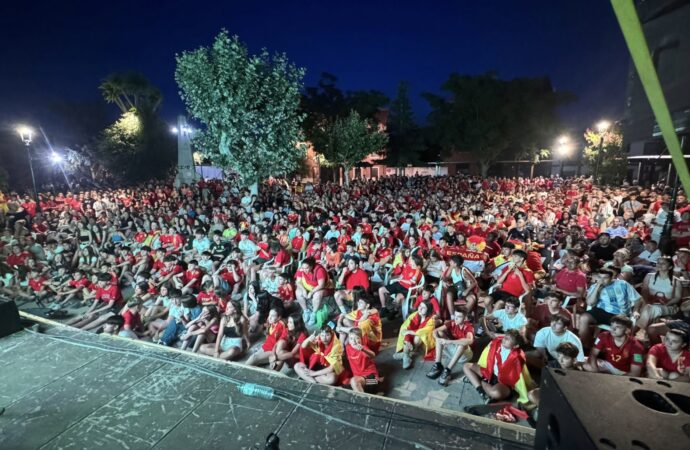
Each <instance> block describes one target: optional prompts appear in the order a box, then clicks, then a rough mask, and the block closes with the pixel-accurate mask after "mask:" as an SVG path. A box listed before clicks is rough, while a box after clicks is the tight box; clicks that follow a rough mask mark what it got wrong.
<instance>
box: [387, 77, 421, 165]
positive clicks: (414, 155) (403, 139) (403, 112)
mask: <svg viewBox="0 0 690 450" xmlns="http://www.w3.org/2000/svg"><path fill="white" fill-rule="evenodd" d="M408 92H409V87H408V84H407V82H405V81H401V82H400V83H399V84H398V91H397V94H396V96H395V98H394V99H393V101H392V102H391V110H390V115H389V120H388V134H389V138H390V143H389V146H388V151H387V155H386V163H387V164H388V165H390V166H396V167H400V166H405V165H407V164H416V163H417V162H418V161H419V158H420V155H421V153H422V152H423V151H424V149H425V145H424V137H423V133H422V130H421V129H420V128H419V127H418V126H417V124H416V123H415V120H414V113H413V111H412V103H411V102H410V98H409V93H408Z"/></svg>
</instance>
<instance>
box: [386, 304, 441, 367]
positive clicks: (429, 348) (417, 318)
mask: <svg viewBox="0 0 690 450" xmlns="http://www.w3.org/2000/svg"><path fill="white" fill-rule="evenodd" d="M434 328H435V316H434V314H433V309H432V306H431V304H430V303H428V302H422V303H420V304H419V307H418V308H417V311H415V312H413V313H412V314H410V316H409V317H408V318H407V320H405V322H404V323H403V324H402V326H401V327H400V332H399V333H398V342H397V345H396V347H395V352H396V353H395V354H394V355H393V358H394V359H401V360H402V368H403V369H405V370H407V369H409V368H411V367H412V363H413V360H414V354H415V350H416V349H418V348H421V349H422V351H423V354H424V355H425V358H433V351H434V345H435V341H434V338H433V336H432V333H433V331H434Z"/></svg>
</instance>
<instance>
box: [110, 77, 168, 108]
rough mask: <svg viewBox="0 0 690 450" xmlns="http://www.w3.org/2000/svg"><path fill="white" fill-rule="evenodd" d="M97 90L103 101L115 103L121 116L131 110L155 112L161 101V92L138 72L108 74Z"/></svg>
mask: <svg viewBox="0 0 690 450" xmlns="http://www.w3.org/2000/svg"><path fill="white" fill-rule="evenodd" d="M99 89H100V90H101V92H102V94H103V98H105V101H107V102H108V103H115V105H117V107H118V108H120V111H121V112H122V114H125V113H127V112H129V111H131V110H132V109H136V110H137V111H143V110H150V111H156V110H157V109H158V107H159V106H160V104H161V101H162V100H163V95H162V94H161V91H160V90H159V89H158V88H157V87H155V86H154V85H152V84H151V82H150V81H149V79H148V78H146V76H145V75H143V74H141V73H138V72H124V73H114V74H110V75H108V76H107V77H106V78H105V80H103V82H102V83H101V85H100V86H99Z"/></svg>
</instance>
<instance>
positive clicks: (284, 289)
mask: <svg viewBox="0 0 690 450" xmlns="http://www.w3.org/2000/svg"><path fill="white" fill-rule="evenodd" d="M278 297H280V299H281V300H282V301H284V302H291V301H293V300H294V299H295V288H293V287H292V285H291V284H290V283H285V284H281V285H280V286H278Z"/></svg>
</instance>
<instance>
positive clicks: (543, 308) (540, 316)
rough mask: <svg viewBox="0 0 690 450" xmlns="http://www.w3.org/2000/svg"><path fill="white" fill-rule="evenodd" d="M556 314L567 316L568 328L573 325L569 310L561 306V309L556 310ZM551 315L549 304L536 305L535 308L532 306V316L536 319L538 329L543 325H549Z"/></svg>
mask: <svg viewBox="0 0 690 450" xmlns="http://www.w3.org/2000/svg"><path fill="white" fill-rule="evenodd" d="M558 314H559V315H561V316H566V317H567V318H569V319H570V328H572V327H573V315H572V314H571V313H570V311H568V310H567V309H565V308H563V307H561V310H560V311H559V312H558ZM551 316H552V313H551V311H549V305H546V304H541V305H537V306H536V308H534V312H533V313H532V318H533V319H534V320H536V321H537V329H539V330H541V329H542V328H544V327H550V326H551Z"/></svg>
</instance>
